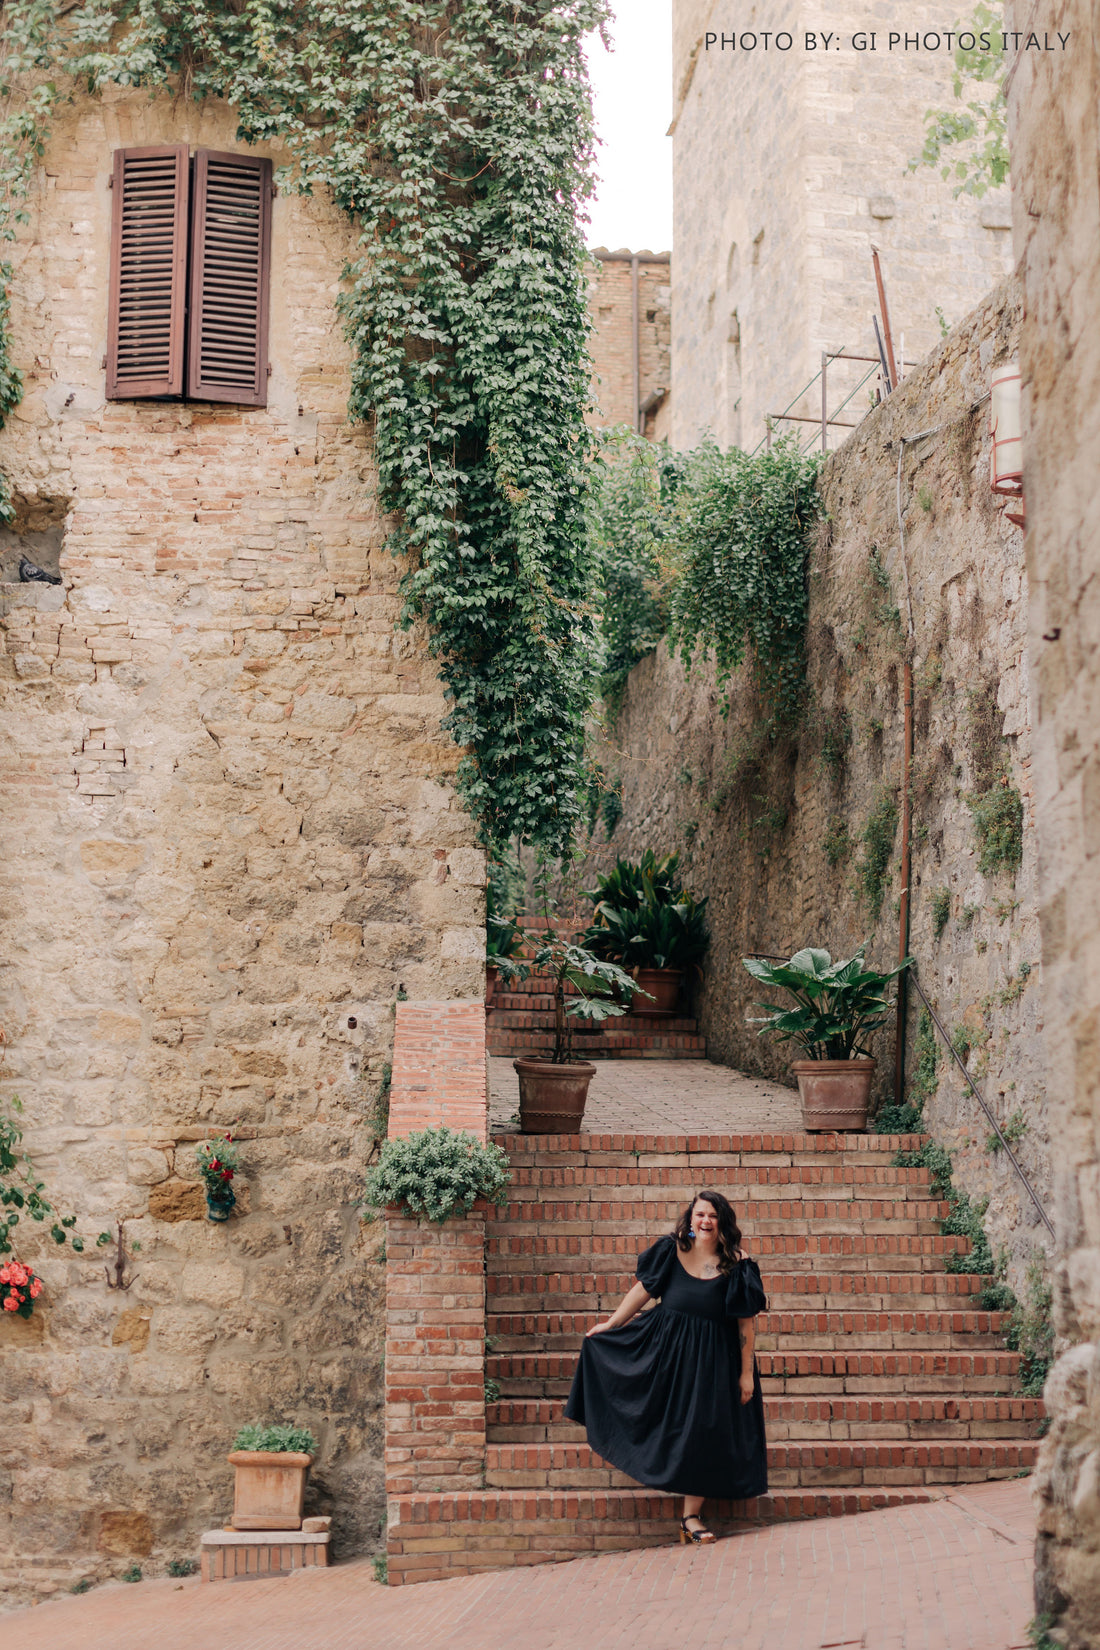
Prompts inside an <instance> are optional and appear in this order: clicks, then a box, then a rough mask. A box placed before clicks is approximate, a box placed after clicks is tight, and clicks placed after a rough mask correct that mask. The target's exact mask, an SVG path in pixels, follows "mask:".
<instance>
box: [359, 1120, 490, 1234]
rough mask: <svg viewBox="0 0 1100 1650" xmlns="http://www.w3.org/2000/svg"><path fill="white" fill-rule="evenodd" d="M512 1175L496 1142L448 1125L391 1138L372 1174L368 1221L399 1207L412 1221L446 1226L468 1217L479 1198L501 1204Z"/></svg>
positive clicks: (369, 1187) (370, 1176)
mask: <svg viewBox="0 0 1100 1650" xmlns="http://www.w3.org/2000/svg"><path fill="white" fill-rule="evenodd" d="M511 1178H512V1171H511V1168H510V1167H509V1163H508V1159H507V1157H506V1156H505V1154H504V1153H503V1152H502V1151H501V1149H500V1147H499V1146H494V1145H493V1143H492V1141H489V1142H488V1143H485V1142H483V1141H481V1140H479V1139H478V1138H477V1136H476V1135H473V1134H468V1133H466V1132H465V1131H463V1130H459V1129H448V1128H446V1127H445V1126H443V1127H440V1128H435V1129H416V1130H414V1131H413V1133H412V1134H405V1135H400V1136H399V1137H398V1138H397V1139H395V1140H387V1141H386V1143H385V1144H384V1145H383V1147H382V1150H381V1152H380V1153H379V1156H378V1161H377V1163H375V1165H374V1166H373V1168H372V1169H371V1170H370V1172H369V1173H368V1175H367V1181H366V1198H365V1203H366V1208H365V1210H364V1213H365V1215H366V1216H367V1218H368V1219H373V1218H374V1213H375V1211H376V1210H378V1209H396V1210H398V1211H399V1212H400V1213H401V1214H403V1215H408V1216H411V1218H412V1219H413V1220H431V1221H434V1222H436V1224H437V1225H442V1223H443V1222H444V1221H445V1220H453V1219H454V1218H455V1217H456V1216H459V1215H468V1214H469V1212H470V1210H471V1209H472V1208H473V1206H474V1204H475V1203H476V1202H477V1201H478V1199H479V1198H484V1200H485V1201H486V1202H487V1203H495V1204H497V1205H498V1207H499V1206H500V1205H501V1204H503V1203H504V1202H505V1197H504V1193H505V1189H506V1188H507V1186H508V1183H509V1182H510V1180H511Z"/></svg>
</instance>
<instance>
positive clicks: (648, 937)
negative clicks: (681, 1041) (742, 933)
mask: <svg viewBox="0 0 1100 1650" xmlns="http://www.w3.org/2000/svg"><path fill="white" fill-rule="evenodd" d="M679 863H680V856H679V854H669V855H668V856H667V857H666V858H665V859H661V860H659V859H657V858H656V856H655V855H654V853H653V850H652V849H651V848H647V850H646V852H645V853H644V854H643V855H642V858H641V859H640V860H639V861H638V863H637V864H631V862H630V861H628V860H622V859H620V860H619V861H618V863H617V864H616V866H615V869H614V870H613V871H611V872H609V873H608V875H607V876H604V877H601V878H600V880H599V883H598V885H597V887H596V888H594V889H590V890H589V891H588V892H587V893H586V894H585V896H584V897H585V898H586V899H589V900H591V901H592V903H593V905H594V907H595V909H594V911H593V914H592V922H591V924H590V925H589V927H588V928H587V929H586V931H585V934H584V943H585V945H586V946H587V947H588V948H589V950H591V951H592V952H593V953H594V954H595V955H596V956H598V957H604V958H607V959H609V960H611V961H613V962H617V963H619V964H620V966H621V967H622V968H624V969H629V971H630V972H631V974H632V975H633V976H634V978H635V980H636V981H637V982H638V985H639V987H640V988H641V991H642V992H643V993H644V995H645V999H646V1001H645V1003H644V1004H643V1005H639V1006H638V1007H637V1008H636V1010H635V1012H636V1013H637V1014H643V1015H646V1014H647V1015H654V1016H659V1015H671V1014H675V1013H676V1008H677V1004H678V1002H679V997H680V990H681V986H682V984H683V980H684V976H685V974H687V973H689V972H690V971H691V970H693V969H694V970H695V971H696V972H697V971H698V968H699V963H700V962H701V960H702V958H703V955H704V953H705V952H706V949H707V946H708V944H709V943H710V936H709V934H708V932H707V923H706V907H707V902H706V900H705V899H701V900H697V899H695V898H694V896H693V895H691V894H689V893H688V892H686V890H685V889H683V888H682V887H681V886H680V884H679V880H678V877H677V871H678V869H679Z"/></svg>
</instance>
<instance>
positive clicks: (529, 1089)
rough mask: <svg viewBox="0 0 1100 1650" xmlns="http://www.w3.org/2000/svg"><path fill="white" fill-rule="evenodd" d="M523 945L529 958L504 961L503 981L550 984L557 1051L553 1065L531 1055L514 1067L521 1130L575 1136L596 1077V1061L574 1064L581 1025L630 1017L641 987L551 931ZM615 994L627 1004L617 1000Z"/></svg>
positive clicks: (527, 935)
mask: <svg viewBox="0 0 1100 1650" xmlns="http://www.w3.org/2000/svg"><path fill="white" fill-rule="evenodd" d="M523 939H524V945H525V949H526V950H527V951H528V953H529V956H527V957H524V958H514V957H513V958H501V960H500V963H499V968H500V973H501V977H502V978H503V979H505V980H512V979H519V980H526V979H529V978H530V976H531V975H532V974H541V975H545V976H547V977H548V978H549V981H550V994H551V996H552V997H553V999H554V1047H553V1050H552V1052H551V1054H550V1058H549V1059H548V1060H547V1059H539V1058H537V1057H535V1056H533V1055H532V1056H530V1057H529V1058H521V1059H519V1060H513V1061H512V1065H513V1066H514V1068H515V1071H516V1075H517V1076H518V1078H519V1126H520V1128H521V1130H522V1131H523V1133H524V1134H575V1133H576V1132H577V1130H578V1129H579V1128H580V1126H581V1121H582V1119H583V1117H584V1108H585V1103H586V1101H587V1099H588V1085H589V1084H590V1083H591V1081H592V1079H593V1077H594V1076H595V1075H596V1068H595V1066H594V1065H592V1063H591V1061H588V1060H576V1059H574V1056H573V1037H574V1033H575V1031H576V1029H577V1025H578V1022H580V1021H588V1022H589V1024H599V1023H600V1022H602V1021H604V1020H607V1019H611V1018H613V1017H615V1016H616V1015H619V1014H625V1013H626V1008H625V1006H624V1001H625V1003H629V1002H630V1000H631V998H632V997H633V995H634V993H635V992H636V991H637V990H638V989H639V988H638V984H637V982H636V981H634V980H632V979H631V977H630V975H629V974H627V973H626V972H625V971H624V970H623V969H621V968H620V967H618V965H617V964H616V963H613V962H609V961H606V960H605V959H603V958H601V957H597V956H596V955H595V954H594V953H593V952H592V951H589V950H586V949H585V947H584V946H583V945H578V944H576V943H575V941H573V940H570V939H565V938H563V937H562V936H561V935H559V934H557V933H556V932H555V931H554V930H553V929H552V928H548V929H547V930H546V932H543V933H528V932H526V931H523ZM615 991H617V992H618V994H619V996H620V998H622V999H624V1001H620V1002H614V1001H613V1000H612V993H613V992H615Z"/></svg>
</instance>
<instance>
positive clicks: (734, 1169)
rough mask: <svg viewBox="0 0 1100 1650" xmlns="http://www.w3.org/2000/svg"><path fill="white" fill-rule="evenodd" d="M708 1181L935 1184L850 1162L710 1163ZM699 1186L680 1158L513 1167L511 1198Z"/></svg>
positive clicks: (919, 1188) (841, 1187)
mask: <svg viewBox="0 0 1100 1650" xmlns="http://www.w3.org/2000/svg"><path fill="white" fill-rule="evenodd" d="M705 1173H706V1178H707V1182H708V1184H709V1185H711V1186H713V1187H714V1189H715V1190H716V1191H725V1190H727V1188H729V1187H734V1188H737V1189H738V1190H741V1189H744V1190H745V1191H746V1192H748V1193H750V1194H751V1195H752V1197H753V1198H765V1197H790V1196H792V1195H793V1196H795V1197H802V1196H805V1195H806V1194H807V1191H808V1192H809V1194H810V1195H811V1196H812V1195H814V1194H818V1195H820V1196H822V1197H829V1196H832V1197H836V1196H837V1195H838V1194H839V1193H842V1192H847V1193H848V1194H849V1195H851V1194H853V1193H855V1194H856V1195H862V1196H868V1195H872V1194H873V1192H875V1191H886V1192H889V1194H890V1195H891V1196H892V1197H908V1196H914V1197H922V1196H923V1197H927V1196H928V1189H929V1186H930V1185H931V1183H932V1176H931V1173H930V1171H929V1170H928V1169H924V1168H916V1169H900V1168H898V1167H897V1166H896V1165H895V1164H893V1163H861V1162H858V1161H857V1162H847V1161H833V1162H819V1163H801V1162H799V1163H775V1164H748V1163H731V1162H725V1163H711V1164H708V1165H707V1166H706V1170H705ZM698 1185H699V1170H698V1168H697V1167H695V1166H694V1165H693V1164H690V1163H684V1162H682V1161H680V1160H675V1161H673V1162H671V1163H668V1164H664V1165H662V1166H657V1165H652V1166H651V1165H648V1164H642V1163H623V1162H619V1163H618V1164H612V1163H597V1164H593V1165H591V1166H589V1167H586V1166H583V1165H581V1164H579V1163H578V1164H575V1165H569V1166H568V1167H564V1168H560V1169H546V1168H528V1167H519V1166H513V1168H512V1183H511V1188H510V1191H509V1196H510V1197H514V1198H515V1199H516V1201H517V1202H518V1201H520V1200H521V1199H522V1197H523V1194H524V1192H529V1193H530V1194H531V1195H534V1193H535V1192H537V1193H538V1195H539V1197H540V1198H541V1199H542V1200H543V1201H547V1200H548V1199H550V1198H552V1197H555V1196H562V1197H576V1195H577V1193H578V1192H581V1191H589V1190H591V1191H594V1192H597V1193H601V1194H602V1195H605V1196H607V1197H629V1196H630V1195H631V1193H632V1190H633V1188H635V1187H638V1186H643V1187H651V1186H652V1187H661V1188H662V1189H665V1188H668V1189H670V1191H671V1190H672V1189H675V1191H676V1193H677V1195H678V1197H679V1198H680V1201H686V1200H688V1199H690V1197H691V1194H692V1192H693V1191H694V1190H695V1189H696V1188H697V1187H698Z"/></svg>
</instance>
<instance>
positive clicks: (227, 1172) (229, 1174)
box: [222, 1169, 233, 1180]
mask: <svg viewBox="0 0 1100 1650" xmlns="http://www.w3.org/2000/svg"><path fill="white" fill-rule="evenodd" d="M222 1179H223V1180H232V1179H233V1170H232V1169H223V1170H222Z"/></svg>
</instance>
